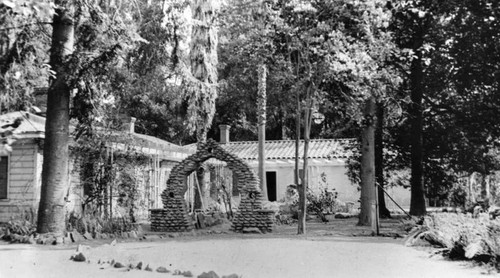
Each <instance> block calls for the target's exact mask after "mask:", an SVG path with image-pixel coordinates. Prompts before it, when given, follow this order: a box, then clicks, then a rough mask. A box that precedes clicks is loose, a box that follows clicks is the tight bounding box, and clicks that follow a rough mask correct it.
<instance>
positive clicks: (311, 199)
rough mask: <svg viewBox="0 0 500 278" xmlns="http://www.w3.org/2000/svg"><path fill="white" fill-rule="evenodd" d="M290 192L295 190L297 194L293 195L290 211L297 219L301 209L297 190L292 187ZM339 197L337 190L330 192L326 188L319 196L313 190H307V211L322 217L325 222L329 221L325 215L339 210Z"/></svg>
mask: <svg viewBox="0 0 500 278" xmlns="http://www.w3.org/2000/svg"><path fill="white" fill-rule="evenodd" d="M288 190H295V193H294V194H293V195H292V196H293V197H292V198H293V199H292V202H291V204H290V211H291V212H292V217H293V218H294V219H297V218H298V208H299V199H298V193H297V190H296V189H295V188H292V187H289V189H288ZM337 195H338V194H337V192H336V191H335V189H333V190H331V191H329V190H328V189H326V188H324V189H323V190H321V191H320V193H319V194H315V193H314V192H313V191H312V190H311V189H307V193H306V202H307V211H308V212H310V213H314V214H316V215H318V217H320V218H321V219H322V220H323V221H327V220H326V217H325V214H331V213H334V212H336V209H337V208H338V201H337Z"/></svg>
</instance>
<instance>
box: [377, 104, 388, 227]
mask: <svg viewBox="0 0 500 278" xmlns="http://www.w3.org/2000/svg"><path fill="white" fill-rule="evenodd" d="M383 135H384V106H383V105H382V104H381V103H377V128H376V129H375V180H376V182H377V184H378V186H377V190H378V194H377V196H378V207H379V216H380V217H381V218H390V217H391V212H390V211H389V210H388V209H387V206H386V204H385V193H384V190H383V188H384V182H385V180H384V136H383Z"/></svg>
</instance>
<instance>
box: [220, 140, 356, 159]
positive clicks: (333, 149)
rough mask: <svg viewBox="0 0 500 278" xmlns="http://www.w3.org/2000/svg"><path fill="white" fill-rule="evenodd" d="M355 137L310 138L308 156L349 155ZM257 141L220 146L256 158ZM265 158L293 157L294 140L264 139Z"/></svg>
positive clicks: (237, 153)
mask: <svg viewBox="0 0 500 278" xmlns="http://www.w3.org/2000/svg"><path fill="white" fill-rule="evenodd" d="M353 143H355V139H311V140H310V142H309V151H308V157H309V158H323V159H345V158H348V157H349V156H351V151H350V148H349V146H351V145H352V144H353ZM258 144H259V143H258V141H243V142H230V143H227V144H221V146H222V147H223V148H224V149H225V150H227V151H228V152H231V153H233V154H235V155H237V156H238V157H240V158H242V159H245V160H257V159H258ZM265 153H266V159H295V140H278V141H266V144H265ZM303 153H304V141H303V140H301V141H300V147H299V156H300V157H302V156H303Z"/></svg>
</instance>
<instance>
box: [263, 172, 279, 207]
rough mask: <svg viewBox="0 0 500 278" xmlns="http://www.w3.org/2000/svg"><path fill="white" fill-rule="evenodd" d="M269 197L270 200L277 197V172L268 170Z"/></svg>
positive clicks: (272, 200)
mask: <svg viewBox="0 0 500 278" xmlns="http://www.w3.org/2000/svg"><path fill="white" fill-rule="evenodd" d="M266 185H267V198H268V199H269V201H270V202H275V201H276V199H277V188H276V187H277V186H276V172H266Z"/></svg>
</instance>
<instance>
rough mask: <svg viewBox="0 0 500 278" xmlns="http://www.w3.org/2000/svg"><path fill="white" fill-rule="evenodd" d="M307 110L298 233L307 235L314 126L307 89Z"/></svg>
mask: <svg viewBox="0 0 500 278" xmlns="http://www.w3.org/2000/svg"><path fill="white" fill-rule="evenodd" d="M306 101H307V109H306V110H305V115H304V158H303V159H304V165H303V167H304V168H303V170H302V172H303V175H304V176H303V177H302V183H301V184H300V185H299V190H298V191H299V225H298V231H297V233H298V234H299V235H300V234H306V219H307V188H308V187H309V168H308V166H309V158H308V155H309V135H310V131H311V124H312V111H311V110H312V99H311V88H310V87H309V88H307V96H306Z"/></svg>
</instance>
